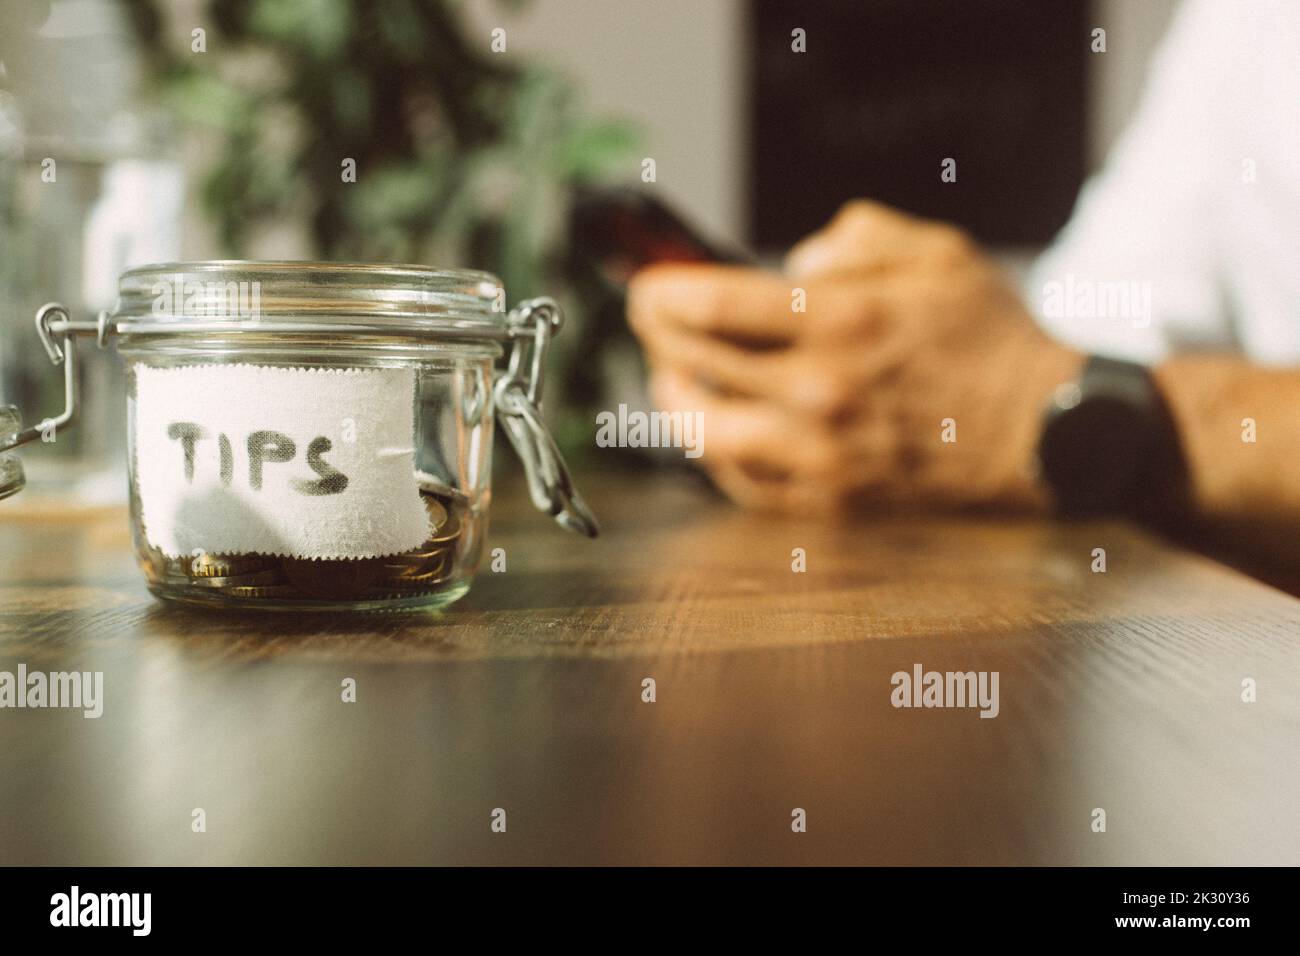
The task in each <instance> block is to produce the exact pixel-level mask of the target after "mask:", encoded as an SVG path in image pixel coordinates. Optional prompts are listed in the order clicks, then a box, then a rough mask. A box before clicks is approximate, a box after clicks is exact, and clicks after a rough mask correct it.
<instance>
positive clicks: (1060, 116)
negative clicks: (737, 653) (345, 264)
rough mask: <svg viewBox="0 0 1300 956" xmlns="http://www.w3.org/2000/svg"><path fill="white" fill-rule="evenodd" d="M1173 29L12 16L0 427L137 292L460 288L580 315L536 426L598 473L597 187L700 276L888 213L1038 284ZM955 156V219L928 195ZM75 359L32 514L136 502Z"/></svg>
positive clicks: (601, 371) (1149, 11) (106, 421)
mask: <svg viewBox="0 0 1300 956" xmlns="http://www.w3.org/2000/svg"><path fill="white" fill-rule="evenodd" d="M1176 5H1177V4H1176V0H1142V2H1126V0H1091V2H1090V0H1053V2H1051V3H1041V2H1031V0H963V2H962V3H959V4H954V3H952V2H951V0H862V2H856V3H851V4H848V3H843V2H835V0H802V2H794V0H709V2H707V3H701V2H697V0H659V2H656V3H653V4H647V3H642V2H638V0H463V2H458V0H174V2H163V0H6V2H5V3H4V4H3V5H0V404H5V403H13V404H17V405H19V406H20V407H21V408H22V409H23V410H24V414H25V417H26V420H27V421H32V420H35V419H38V418H42V417H44V416H46V415H52V414H54V413H55V412H56V411H57V409H58V408H59V407H60V405H59V403H60V401H61V392H60V389H61V383H60V381H59V376H58V374H57V372H56V370H54V369H53V368H52V367H51V366H50V364H49V362H48V359H47V358H46V357H45V354H44V352H43V351H42V350H41V348H40V346H39V344H38V342H37V339H36V336H35V333H34V331H33V330H32V324H31V317H32V315H33V313H34V311H35V309H36V308H37V307H38V306H39V305H40V304H41V303H42V302H45V301H48V300H51V299H58V300H61V301H63V302H65V303H66V304H68V305H69V306H71V307H72V308H73V309H74V310H75V311H77V312H79V313H92V314H93V313H95V312H98V311H99V310H100V309H104V308H109V307H111V305H112V302H113V299H114V292H115V287H116V280H117V276H118V274H119V273H120V272H121V271H122V270H123V269H125V268H127V267H129V266H131V265H136V264H141V263H145V262H157V261H166V260H171V259H177V258H182V259H210V258H291V259H299V258H321V259H332V260H361V261H403V262H418V263H426V264H430V265H436V266H444V267H446V266H457V265H464V266H472V267H477V268H483V269H488V270H490V271H492V272H495V273H497V274H498V275H500V276H501V277H502V278H503V279H504V280H505V282H506V287H507V289H508V291H509V296H510V300H511V302H512V303H513V302H515V301H518V300H519V299H521V298H524V297H527V296H529V295H535V294H542V293H549V294H556V295H558V296H559V297H560V298H561V299H562V301H564V302H565V304H566V306H567V307H568V309H569V312H570V316H571V323H570V326H569V328H568V329H567V330H566V332H565V334H564V335H563V336H561V337H560V339H559V340H558V341H557V350H558V352H559V354H558V355H557V356H556V361H557V363H558V364H559V365H560V366H561V368H560V369H557V370H556V373H555V374H553V375H552V376H550V378H549V380H550V381H551V382H552V383H555V385H557V386H559V387H558V389H557V390H555V391H553V392H552V394H551V395H550V396H549V402H550V407H549V409H548V417H550V418H551V419H552V424H553V427H554V428H555V429H556V432H557V434H558V436H559V440H560V442H561V444H562V446H564V447H565V449H566V451H567V452H568V453H569V454H570V455H571V456H573V457H575V458H577V459H578V460H579V463H580V461H581V458H582V457H583V454H584V453H585V452H587V451H589V450H590V446H591V434H592V425H591V422H592V420H593V415H594V410H596V409H602V408H608V407H615V406H616V405H617V403H618V402H619V401H625V402H628V403H629V404H631V405H633V406H634V407H635V406H636V403H637V402H638V400H641V401H644V399H642V398H639V382H640V364H639V359H638V357H637V354H636V351H635V349H634V348H633V347H632V344H631V342H630V340H629V338H628V336H627V334H626V331H625V329H624V328H623V323H622V317H621V303H620V299H619V296H618V289H617V285H618V283H617V281H611V279H610V269H609V265H610V264H609V263H608V262H605V261H601V260H602V253H603V252H604V251H605V250H602V249H601V248H600V242H599V236H600V233H599V232H598V233H596V239H597V241H595V242H593V241H592V236H591V235H590V234H584V233H583V231H582V229H581V228H580V225H581V223H582V222H583V221H585V220H582V219H581V218H580V217H577V216H576V215H575V210H581V209H584V208H585V209H587V211H588V212H589V211H590V209H591V203H592V202H593V197H594V201H595V202H596V206H595V208H596V209H597V210H598V211H599V210H606V211H607V210H608V208H614V209H617V208H619V207H618V205H617V202H614V200H611V199H610V198H609V197H611V196H622V197H623V199H622V200H620V201H622V202H624V203H626V201H627V194H625V193H624V194H619V193H608V192H605V191H604V190H605V189H607V188H608V187H610V186H615V185H619V184H626V185H628V186H631V187H634V188H635V189H636V190H637V191H638V193H639V194H640V195H643V196H649V197H652V199H653V200H654V201H655V202H656V203H657V204H658V205H657V206H656V207H655V209H656V213H657V214H660V215H662V214H665V211H673V212H675V214H676V216H677V217H680V219H681V220H682V221H684V222H685V223H686V224H688V225H689V226H690V228H691V230H692V231H693V232H695V233H696V234H698V236H699V237H701V248H702V249H703V250H704V253H703V254H718V255H726V256H729V257H746V258H748V257H751V256H752V257H756V258H758V259H760V260H761V261H767V262H773V263H774V262H776V261H778V259H779V256H780V254H781V252H782V250H783V249H784V248H785V247H787V246H788V245H790V244H791V243H792V242H794V241H795V240H797V239H798V238H799V237H800V236H802V235H804V234H806V233H807V232H809V231H811V230H813V229H815V228H817V227H818V226H820V225H821V224H822V223H824V222H825V221H826V220H827V219H828V218H829V217H830V216H831V215H832V214H833V213H834V211H835V210H836V208H837V207H838V206H839V205H840V204H841V203H842V202H843V201H844V200H846V199H849V198H853V197H859V196H863V197H872V198H876V199H879V200H882V201H885V202H889V203H892V204H894V205H897V206H900V207H902V208H903V209H906V210H908V211H911V212H915V213H919V214H922V215H927V216H934V217H940V218H944V219H949V220H952V221H955V222H957V223H959V224H961V225H963V226H965V227H966V228H968V229H969V230H971V231H972V232H973V233H974V234H975V235H976V236H977V237H978V238H979V239H981V240H982V241H983V242H985V243H986V244H987V245H989V246H990V247H991V248H992V249H993V251H994V252H995V253H996V254H997V255H998V256H999V257H1000V258H1002V259H1003V261H1004V262H1005V263H1006V264H1007V265H1008V267H1009V268H1011V269H1013V270H1016V269H1020V268H1022V267H1023V266H1024V265H1025V264H1027V263H1028V261H1029V260H1030V259H1031V258H1032V256H1033V255H1034V254H1035V253H1036V252H1037V251H1038V250H1039V249H1040V248H1041V247H1042V246H1044V245H1045V244H1046V243H1047V242H1048V240H1050V239H1051V237H1052V235H1053V234H1054V233H1055V231H1056V230H1057V229H1058V228H1059V227H1060V226H1061V225H1062V224H1063V223H1064V222H1065V220H1066V218H1067V217H1068V215H1069V212H1070V209H1071V207H1072V204H1073V201H1074V197H1075V194H1076V192H1077V190H1078V188H1079V186H1080V185H1081V183H1082V181H1083V179H1084V177H1085V176H1086V175H1087V174H1088V172H1089V171H1091V170H1092V169H1093V168H1095V167H1096V165H1097V164H1098V163H1099V161H1100V159H1101V157H1103V156H1104V155H1105V153H1106V151H1107V149H1108V148H1109V146H1110V145H1111V143H1112V141H1113V140H1114V139H1115V138H1116V136H1117V134H1118V133H1119V131H1120V130H1121V129H1122V128H1123V126H1124V124H1125V122H1126V120H1127V118H1128V116H1129V114H1130V112H1131V111H1132V109H1133V107H1134V105H1135V103H1136V100H1137V97H1138V94H1139V92H1140V90H1141V86H1142V82H1143V78H1144V75H1145V69H1146V65H1147V61H1148V57H1149V54H1150V52H1151V49H1152V47H1153V46H1154V45H1155V43H1156V42H1157V41H1158V40H1159V38H1160V36H1161V34H1162V32H1163V30H1164V28H1165V26H1166V25H1167V23H1168V21H1169V19H1170V17H1171V15H1172V13H1173V11H1174V9H1175V7H1176ZM1096 27H1101V28H1103V29H1105V30H1106V51H1105V52H1104V53H1093V52H1091V51H1090V40H1091V31H1092V29H1093V28H1096ZM795 30H803V31H804V35H805V37H806V41H805V42H806V51H805V52H799V53H796V52H794V51H793V50H792V42H793V41H792V31H795ZM846 64H851V65H852V68H846ZM953 155H957V156H963V157H969V158H968V159H965V160H963V164H962V167H961V178H960V188H958V189H936V188H935V183H936V182H937V180H936V177H935V172H936V169H937V166H938V164H939V162H940V161H941V159H942V158H944V157H947V156H953ZM347 159H352V160H355V163H356V181H355V182H354V183H347V182H344V181H343V179H344V177H343V176H341V164H342V163H343V161H344V160H347ZM647 160H653V180H652V181H647V173H646V170H647V164H646V161H647ZM601 202H606V205H601ZM584 203H585V204H586V205H585V206H584ZM609 203H614V205H613V206H609ZM584 235H585V241H584ZM718 250H725V252H719V251H718ZM697 253H698V250H697ZM614 279H615V280H616V279H617V276H615V277H614ZM83 351H89V352H93V349H91V350H84V349H83ZM87 357H88V359H89V360H88V361H87V362H85V363H84V364H85V368H84V373H85V376H86V381H85V383H84V384H85V393H84V395H85V408H86V413H85V416H84V417H83V419H82V420H81V422H80V423H79V424H78V426H77V427H76V428H74V429H72V430H70V431H68V432H67V434H66V435H60V436H58V439H57V441H55V442H54V443H52V444H50V445H48V446H43V447H38V448H35V449H32V450H30V451H26V452H24V460H25V462H26V464H27V470H28V474H29V481H30V484H31V486H32V492H33V493H34V494H35V495H36V496H37V497H39V496H40V495H42V494H48V495H50V496H56V497H59V498H61V499H66V498H67V497H69V496H73V497H75V498H76V499H78V500H80V501H83V502H89V503H97V502H103V503H109V502H115V501H120V500H123V499H124V497H125V482H126V479H125V468H124V467H123V461H124V448H125V440H124V434H123V432H124V421H123V419H124V403H123V396H122V392H121V390H122V385H121V381H122V379H121V373H120V369H119V368H118V367H117V362H116V359H115V357H114V356H112V355H111V354H100V355H95V354H89V355H88V356H87ZM610 396H617V397H615V398H611V397H610Z"/></svg>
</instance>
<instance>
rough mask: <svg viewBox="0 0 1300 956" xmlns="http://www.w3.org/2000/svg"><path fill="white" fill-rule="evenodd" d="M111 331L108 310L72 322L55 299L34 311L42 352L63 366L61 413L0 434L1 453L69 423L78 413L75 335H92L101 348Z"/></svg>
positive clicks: (54, 362) (51, 432)
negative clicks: (92, 318) (88, 319)
mask: <svg viewBox="0 0 1300 956" xmlns="http://www.w3.org/2000/svg"><path fill="white" fill-rule="evenodd" d="M111 332H112V326H110V325H109V322H108V313H107V312H101V313H100V314H99V317H98V318H97V319H96V320H95V321H94V322H75V321H73V319H72V316H71V315H70V314H69V313H68V310H67V308H65V307H64V306H62V305H60V304H59V303H57V302H50V303H48V304H46V305H43V306H41V307H40V309H39V310H38V311H37V313H36V334H37V335H39V336H40V338H41V345H43V346H45V353H46V354H47V355H48V356H49V357H50V362H52V363H53V364H54V365H56V366H58V365H62V366H63V412H62V414H60V415H57V416H55V417H54V418H46V419H44V420H42V421H40V422H37V423H36V424H35V425H32V426H30V427H28V428H24V429H22V430H21V431H18V432H15V433H14V434H12V435H0V452H6V451H8V450H9V449H11V448H17V447H18V446H19V445H25V444H27V443H28V442H30V441H35V440H36V439H37V438H40V437H41V436H42V435H47V434H49V435H53V434H57V432H58V430H59V429H60V428H63V427H65V426H67V425H70V424H71V423H72V420H73V419H74V418H75V417H76V415H77V405H78V390H77V349H76V342H75V339H74V336H77V335H90V334H92V333H93V334H94V335H95V337H96V340H97V341H98V342H99V347H100V348H103V347H104V345H105V343H106V342H107V340H108V336H109V334H110V333H111Z"/></svg>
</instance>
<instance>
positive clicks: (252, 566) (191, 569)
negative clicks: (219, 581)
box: [182, 554, 275, 578]
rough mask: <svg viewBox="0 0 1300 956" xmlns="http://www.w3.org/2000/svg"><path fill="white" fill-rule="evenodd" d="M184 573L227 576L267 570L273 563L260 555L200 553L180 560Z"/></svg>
mask: <svg viewBox="0 0 1300 956" xmlns="http://www.w3.org/2000/svg"><path fill="white" fill-rule="evenodd" d="M182 563H183V566H184V568H185V573H186V574H187V575H188V576H189V577H192V578H229V577H236V576H238V575H241V574H252V573H253V572H255V571H267V570H271V569H273V568H274V567H275V563H274V562H273V561H272V560H271V559H270V558H266V557H263V556H261V555H255V554H249V555H221V554H200V555H199V556H197V557H196V558H194V559H193V560H191V561H189V562H184V561H183V562H182Z"/></svg>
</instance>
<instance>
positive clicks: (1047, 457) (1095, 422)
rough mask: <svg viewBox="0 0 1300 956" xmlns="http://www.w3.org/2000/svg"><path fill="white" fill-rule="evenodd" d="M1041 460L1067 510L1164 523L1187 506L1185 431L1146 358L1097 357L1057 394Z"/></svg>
mask: <svg viewBox="0 0 1300 956" xmlns="http://www.w3.org/2000/svg"><path fill="white" fill-rule="evenodd" d="M1038 464H1039V474H1040V476H1041V478H1042V480H1043V481H1044V483H1045V484H1046V485H1047V487H1048V488H1049V489H1050V490H1051V492H1052V495H1053V498H1054V499H1055V502H1056V507H1057V510H1058V511H1059V512H1060V513H1061V514H1063V515H1067V516H1070V517H1105V516H1123V517H1130V518H1136V519H1139V520H1142V521H1147V522H1151V523H1160V522H1162V521H1166V520H1168V519H1170V518H1173V517H1174V516H1176V515H1179V514H1181V513H1183V512H1184V511H1185V505H1186V501H1187V465H1186V461H1185V459H1184V456H1183V453H1182V446H1181V444H1180V442H1179V440H1178V432H1177V429H1176V428H1175V427H1174V421H1173V418H1172V417H1171V415H1170V414H1169V408H1168V406H1167V405H1166V404H1165V400H1164V397H1163V396H1162V395H1161V394H1160V389H1159V388H1158V387H1157V386H1156V382H1155V379H1154V378H1153V377H1152V375H1151V372H1150V371H1149V370H1148V369H1147V368H1146V367H1145V366H1143V365H1138V364H1135V363H1133V362H1122V361H1118V360H1116V359H1109V358H1103V357H1101V356H1095V355H1094V356H1092V357H1090V358H1089V359H1088V361H1087V362H1086V364H1085V365H1084V368H1083V373H1082V374H1081V375H1080V376H1079V378H1078V380H1077V381H1075V382H1071V383H1067V384H1064V385H1062V386H1061V387H1059V388H1058V389H1057V390H1056V393H1055V394H1054V395H1053V397H1052V401H1051V404H1050V405H1049V406H1048V409H1047V412H1046V414H1045V416H1044V418H1043V430H1042V434H1041V435H1040V437H1039V441H1038Z"/></svg>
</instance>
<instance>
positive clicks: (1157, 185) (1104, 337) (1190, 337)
mask: <svg viewBox="0 0 1300 956" xmlns="http://www.w3.org/2000/svg"><path fill="white" fill-rule="evenodd" d="M1231 7H1232V5H1231V4H1225V3H1222V2H1218V3H1215V2H1205V0H1189V2H1188V3H1186V4H1185V6H1184V7H1183V8H1182V10H1181V11H1180V12H1179V14H1178V16H1177V18H1176V20H1175V21H1174V23H1173V25H1172V26H1171V28H1170V31H1169V34H1168V35H1167V37H1166V38H1165V40H1164V41H1163V42H1162V44H1161V46H1160V48H1159V50H1158V52H1157V54H1156V56H1155V57H1154V59H1153V63H1152V68H1151V72H1150V75H1149V78H1148V82H1147V88H1146V91H1145V93H1144V94H1143V99H1142V103H1141V105H1140V107H1139V109H1138V111H1137V113H1136V115H1135V118H1134V120H1133V121H1132V123H1131V125H1130V126H1129V128H1128V129H1127V130H1126V132H1125V133H1124V134H1123V136H1122V137H1121V139H1120V141H1119V142H1118V144H1117V145H1116V146H1115V148H1114V149H1113V150H1112V152H1111V154H1110V156H1109V157H1108V159H1107V161H1106V164H1105V166H1104V168H1103V169H1102V171H1101V172H1100V173H1098V174H1097V175H1096V176H1095V177H1094V178H1093V179H1092V180H1091V181H1090V182H1089V183H1088V184H1087V185H1086V186H1085V187H1084V189H1083V191H1082V192H1081V193H1080V196H1079V200H1078V203H1077V205H1076V207H1075V210H1074V215H1073V217H1072V218H1071V220H1070V222H1069V223H1068V224H1067V225H1066V227H1065V228H1064V229H1063V230H1062V231H1061V233H1060V235H1059V236H1058V237H1057V238H1056V240H1055V242H1054V244H1053V245H1052V246H1051V247H1050V248H1049V249H1048V250H1047V251H1046V252H1045V253H1044V254H1043V256H1042V257H1041V258H1040V259H1039V261H1038V262H1037V263H1036V265H1035V267H1034V269H1033V270H1032V273H1031V277H1030V280H1029V281H1030V284H1029V288H1028V289H1027V290H1026V298H1027V302H1028V304H1029V306H1030V308H1031V309H1032V310H1034V311H1035V312H1036V313H1037V315H1038V317H1039V321H1040V323H1041V324H1042V325H1043V327H1044V328H1045V329H1046V330H1047V331H1048V332H1049V333H1051V334H1052V335H1053V336H1054V337H1055V338H1057V339H1059V340H1061V341H1063V342H1065V343H1067V344H1069V345H1071V346H1073V347H1076V348H1079V349H1082V350H1085V351H1089V352H1095V353H1100V354H1104V355H1110V356H1113V357H1116V358H1125V359H1130V360H1133V361H1141V362H1148V363H1153V362H1156V361H1159V360H1160V359H1161V358H1163V357H1164V356H1165V355H1167V354H1168V353H1169V352H1171V351H1173V350H1175V349H1177V348H1179V347H1185V346H1192V345H1198V346H1209V345H1222V344H1229V343H1231V341H1232V339H1233V332H1232V329H1231V326H1230V322H1229V319H1228V316H1227V313H1226V310H1225V308H1224V303H1223V294H1222V291H1221V283H1220V280H1219V277H1218V275H1217V272H1216V270H1217V268H1218V267H1217V263H1218V262H1219V261H1220V256H1219V255H1218V253H1217V251H1216V248H1215V242H1216V240H1215V233H1216V229H1215V218H1216V200H1215V192H1216V190H1217V189H1218V188H1219V186H1218V184H1219V183H1221V182H1223V181H1224V179H1223V177H1225V176H1231V175H1233V174H1234V170H1233V169H1232V168H1230V166H1231V164H1232V162H1233V160H1232V159H1231V157H1229V156H1227V155H1226V154H1225V153H1224V152H1223V151H1222V150H1221V149H1220V148H1219V145H1218V144H1219V142H1220V137H1221V136H1222V135H1223V127H1222V126H1221V125H1220V122H1219V119H1220V114H1221V110H1222V107H1223V105H1224V104H1225V92H1224V90H1225V86H1226V85H1227V84H1229V83H1230V80H1229V77H1231V75H1232V71H1231V69H1230V64H1229V63H1227V62H1225V61H1226V60H1227V59H1228V58H1229V57H1231V56H1233V55H1237V53H1239V52H1240V51H1235V52H1234V51H1232V50H1231V49H1230V47H1231V46H1232V44H1231V43H1229V42H1226V38H1225V36H1224V33H1225V32H1226V31H1225V30H1224V26H1225V24H1224V21H1225V16H1226V19H1231V17H1232V9H1231ZM1121 43H1122V38H1119V37H1112V38H1111V49H1110V50H1109V51H1108V52H1106V53H1096V54H1093V55H1094V56H1123V55H1124V54H1123V52H1122V49H1120V48H1119V47H1120V44H1121Z"/></svg>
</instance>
